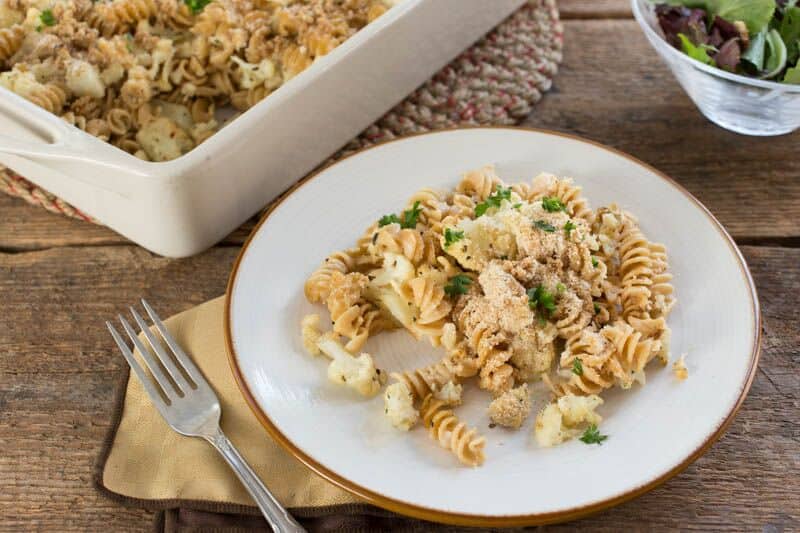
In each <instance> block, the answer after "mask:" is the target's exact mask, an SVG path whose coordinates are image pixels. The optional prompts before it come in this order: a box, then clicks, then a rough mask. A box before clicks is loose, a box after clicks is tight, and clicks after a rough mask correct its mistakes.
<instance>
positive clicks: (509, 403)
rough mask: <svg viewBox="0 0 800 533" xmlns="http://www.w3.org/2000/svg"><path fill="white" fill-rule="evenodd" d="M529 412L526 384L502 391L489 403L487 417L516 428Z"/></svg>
mask: <svg viewBox="0 0 800 533" xmlns="http://www.w3.org/2000/svg"><path fill="white" fill-rule="evenodd" d="M530 412H531V399H530V396H529V395H528V384H527V383H524V384H522V385H520V386H519V387H517V388H515V389H511V390H509V391H506V392H504V393H503V394H502V395H500V396H498V397H497V398H495V399H494V400H493V401H492V403H490V404H489V418H491V419H492V422H494V423H495V424H499V425H501V426H505V427H509V428H514V429H517V428H519V427H520V426H521V425H522V423H523V422H524V421H525V419H526V418H528V415H529V414H530Z"/></svg>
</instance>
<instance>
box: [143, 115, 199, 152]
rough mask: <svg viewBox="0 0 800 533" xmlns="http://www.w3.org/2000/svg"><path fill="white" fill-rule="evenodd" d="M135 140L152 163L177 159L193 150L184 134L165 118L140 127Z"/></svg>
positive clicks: (190, 142) (189, 140)
mask: <svg viewBox="0 0 800 533" xmlns="http://www.w3.org/2000/svg"><path fill="white" fill-rule="evenodd" d="M136 140H137V142H138V143H139V144H140V145H141V146H142V148H143V149H144V151H145V152H146V153H147V156H148V157H149V158H150V159H151V160H152V161H169V160H170V159H177V158H178V157H180V156H182V155H183V154H185V153H186V152H188V151H189V150H191V149H192V148H194V143H193V142H192V140H191V139H190V138H189V136H188V135H187V134H186V132H185V131H183V130H182V129H181V128H180V127H178V125H177V124H176V123H175V122H174V121H172V120H170V119H168V118H166V117H158V118H157V119H155V120H152V121H150V122H148V123H147V124H145V125H144V126H142V128H141V129H140V130H139V132H138V133H137V134H136Z"/></svg>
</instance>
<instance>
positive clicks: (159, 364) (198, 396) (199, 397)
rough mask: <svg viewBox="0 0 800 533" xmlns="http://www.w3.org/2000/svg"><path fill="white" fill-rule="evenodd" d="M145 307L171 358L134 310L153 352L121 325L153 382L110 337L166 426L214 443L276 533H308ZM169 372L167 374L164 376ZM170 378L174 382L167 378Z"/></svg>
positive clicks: (146, 306)
mask: <svg viewBox="0 0 800 533" xmlns="http://www.w3.org/2000/svg"><path fill="white" fill-rule="evenodd" d="M142 305H143V306H144V309H145V311H147V314H148V315H149V316H150V320H152V321H153V324H154V325H155V327H156V329H158V332H159V333H160V334H161V338H162V339H163V340H164V342H165V343H166V345H167V346H168V347H169V348H170V350H171V352H172V357H171V356H170V354H169V353H167V349H166V348H165V346H164V344H162V342H161V341H160V340H159V339H158V338H157V337H156V336H155V335H154V334H153V332H152V331H151V330H150V328H149V327H148V326H147V323H145V321H144V320H143V319H142V317H141V316H140V315H139V313H138V312H137V311H136V309H135V308H133V307H131V308H130V311H131V314H132V315H133V319H134V320H135V321H136V324H137V325H138V326H139V329H140V330H141V331H142V333H144V336H145V338H146V339H147V342H148V343H149V344H150V346H152V348H153V352H151V351H150V350H148V349H147V347H146V346H145V345H144V343H143V342H142V341H141V340H140V339H139V337H138V336H137V335H136V331H135V330H134V329H133V327H131V325H130V324H129V323H128V321H127V320H125V318H124V317H123V316H122V315H119V321H120V322H121V323H122V327H123V328H124V329H125V333H127V334H128V337H129V338H130V339H131V342H133V345H134V346H135V347H136V348H137V349H138V350H139V353H141V354H142V358H143V359H144V361H145V363H146V364H147V368H149V369H150V373H151V375H152V376H153V379H151V378H150V377H149V376H148V375H147V373H146V372H145V370H144V369H143V368H142V366H141V365H140V364H139V362H138V361H137V360H136V359H135V358H134V357H133V353H132V352H131V349H130V348H128V345H127V344H126V343H125V341H124V340H123V338H122V336H121V335H120V334H119V333H118V332H117V330H116V329H115V328H114V326H113V325H112V324H111V323H110V322H106V326H108V330H109V331H110V332H111V336H112V337H114V340H115V341H116V343H117V345H118V346H119V349H120V350H121V351H122V355H123V356H125V360H126V361H128V364H129V365H130V367H131V368H132V369H133V371H134V372H135V373H136V375H137V376H138V377H139V380H140V381H141V382H142V385H143V386H144V390H145V391H147V394H148V395H149V396H150V399H151V400H152V401H153V403H154V404H155V406H156V408H158V411H159V412H160V413H161V416H163V417H164V420H166V421H167V423H168V424H169V425H170V426H171V427H172V429H174V430H175V431H177V432H178V433H181V434H182V435H186V436H189V437H201V438H203V439H205V440H207V441H208V442H210V443H211V444H212V445H213V446H214V448H216V449H217V451H218V452H219V453H220V454H221V455H222V457H224V458H225V460H226V461H228V464H229V465H230V467H231V468H232V469H233V471H234V472H235V473H236V476H237V477H238V478H239V480H240V481H241V482H242V485H244V487H245V488H246V489H247V491H248V492H249V493H250V495H251V496H252V497H253V499H254V500H255V502H256V504H257V505H258V507H259V509H261V512H262V513H263V514H264V517H265V518H266V519H267V522H269V524H270V525H271V526H272V528H273V529H274V530H275V531H280V532H284V531H286V532H300V531H305V529H303V527H302V526H301V525H300V524H298V523H297V522H296V521H295V519H294V518H292V516H291V515H290V514H289V513H288V512H287V511H286V509H284V508H283V507H282V506H281V504H280V503H278V500H276V499H275V497H274V496H273V495H272V493H270V491H269V490H268V489H267V487H265V486H264V484H263V483H262V482H261V480H260V479H258V476H256V474H255V472H253V469H252V468H250V465H248V464H247V462H246V461H245V460H244V458H243V457H242V456H241V455H240V454H239V452H238V451H237V450H236V448H235V447H234V446H233V444H232V443H231V441H229V440H228V437H226V436H225V434H224V433H222V430H221V429H220V427H219V418H220V414H221V411H222V410H221V409H220V406H219V400H218V399H217V395H216V394H215V393H214V390H213V389H212V388H211V386H210V385H209V384H208V381H206V379H205V378H204V377H203V374H202V373H201V372H200V370H199V369H198V368H197V366H195V364H194V363H193V362H192V360H191V359H190V358H189V356H187V355H186V353H185V352H184V351H183V349H182V348H181V347H180V345H179V344H178V343H177V342H176V341H175V339H174V338H173V337H172V335H170V333H169V331H167V328H166V327H165V326H164V323H163V322H162V321H161V319H160V318H159V317H158V315H157V314H156V312H155V311H153V308H152V307H150V305H149V304H148V303H147V302H146V301H145V300H144V299H142ZM165 371H166V373H165ZM168 376H169V377H168Z"/></svg>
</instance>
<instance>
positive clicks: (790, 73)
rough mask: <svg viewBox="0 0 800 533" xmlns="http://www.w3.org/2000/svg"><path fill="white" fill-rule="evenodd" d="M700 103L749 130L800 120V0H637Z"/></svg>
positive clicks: (784, 127)
mask: <svg viewBox="0 0 800 533" xmlns="http://www.w3.org/2000/svg"><path fill="white" fill-rule="evenodd" d="M631 3H632V8H633V13H634V16H635V18H636V20H637V21H638V23H639V25H640V26H641V27H642V29H643V31H644V33H645V36H646V37H647V39H648V41H649V42H650V44H651V45H652V46H653V47H654V48H655V49H656V51H657V52H658V53H659V55H660V56H661V58H662V59H663V60H664V61H665V62H666V63H667V65H668V66H669V67H670V69H671V70H672V72H673V74H674V75H675V77H676V79H677V80H678V82H679V83H680V84H681V86H682V87H683V89H684V90H685V91H686V93H687V94H688V95H689V97H690V98H691V99H692V100H693V101H694V103H695V104H696V105H697V107H698V108H699V110H700V111H701V112H702V113H703V114H704V115H705V116H706V117H707V118H708V119H709V120H711V121H712V122H714V123H716V124H718V125H720V126H722V127H724V128H726V129H729V130H731V131H735V132H738V133H743V134H747V135H780V134H785V133H789V132H791V131H794V130H795V129H797V128H798V127H800V65H798V59H799V58H800V0H655V1H652V0H632V2H631Z"/></svg>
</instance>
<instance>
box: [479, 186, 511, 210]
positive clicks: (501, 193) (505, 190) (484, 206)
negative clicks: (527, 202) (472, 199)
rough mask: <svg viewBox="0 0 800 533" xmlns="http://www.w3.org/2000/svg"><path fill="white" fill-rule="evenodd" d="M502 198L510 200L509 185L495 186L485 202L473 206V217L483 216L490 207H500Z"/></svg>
mask: <svg viewBox="0 0 800 533" xmlns="http://www.w3.org/2000/svg"><path fill="white" fill-rule="evenodd" d="M503 200H511V187H501V186H500V185H498V186H497V189H495V191H494V192H493V193H492V194H490V195H489V197H488V198H487V199H486V201H485V202H481V203H479V204H478V205H476V206H475V217H476V218H477V217H480V216H483V214H484V213H486V211H487V210H488V209H489V208H490V207H500V204H501V203H502V202H503Z"/></svg>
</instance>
